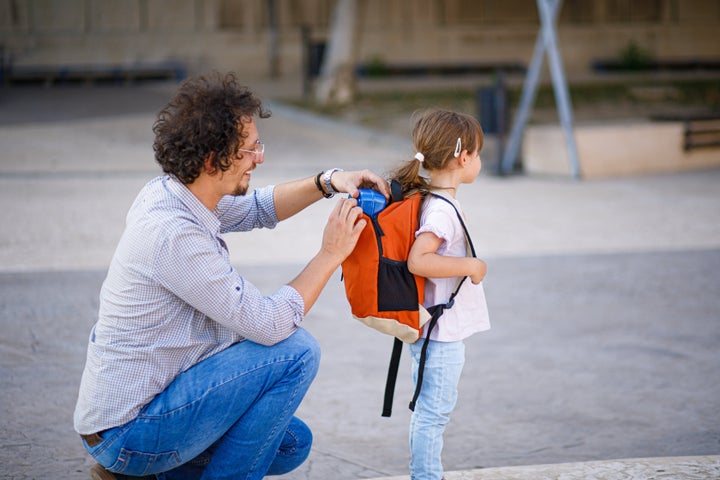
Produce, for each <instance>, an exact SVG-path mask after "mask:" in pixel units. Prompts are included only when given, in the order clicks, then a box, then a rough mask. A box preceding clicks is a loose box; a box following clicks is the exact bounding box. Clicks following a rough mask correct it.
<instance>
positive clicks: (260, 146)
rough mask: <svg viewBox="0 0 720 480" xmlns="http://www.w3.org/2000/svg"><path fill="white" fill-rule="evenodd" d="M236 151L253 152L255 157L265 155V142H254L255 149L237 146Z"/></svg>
mask: <svg viewBox="0 0 720 480" xmlns="http://www.w3.org/2000/svg"><path fill="white" fill-rule="evenodd" d="M238 152H248V153H254V154H255V156H256V157H259V156H262V155H265V144H264V143H261V142H257V143H255V150H246V149H244V148H238Z"/></svg>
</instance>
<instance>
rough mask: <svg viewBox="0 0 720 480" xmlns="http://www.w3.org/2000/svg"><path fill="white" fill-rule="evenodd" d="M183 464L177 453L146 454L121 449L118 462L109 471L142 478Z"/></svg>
mask: <svg viewBox="0 0 720 480" xmlns="http://www.w3.org/2000/svg"><path fill="white" fill-rule="evenodd" d="M181 463H182V462H181V460H180V455H179V454H178V452H176V451H172V452H162V453H145V452H135V451H132V450H127V449H125V448H121V449H120V454H119V455H118V458H117V461H116V462H115V463H114V464H113V465H112V466H111V467H109V468H108V470H110V471H111V472H115V473H123V474H126V475H136V476H140V475H150V474H153V473H159V472H165V471H167V470H172V469H173V468H175V467H177V466H178V465H180V464H181Z"/></svg>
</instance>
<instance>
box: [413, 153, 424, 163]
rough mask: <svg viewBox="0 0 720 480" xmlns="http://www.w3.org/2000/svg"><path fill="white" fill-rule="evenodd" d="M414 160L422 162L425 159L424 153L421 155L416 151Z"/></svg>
mask: <svg viewBox="0 0 720 480" xmlns="http://www.w3.org/2000/svg"><path fill="white" fill-rule="evenodd" d="M415 160H417V161H418V162H420V163H422V162H424V161H425V155H423V154H422V153H420V152H417V153H416V154H415Z"/></svg>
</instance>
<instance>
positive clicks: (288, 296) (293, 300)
mask: <svg viewBox="0 0 720 480" xmlns="http://www.w3.org/2000/svg"><path fill="white" fill-rule="evenodd" d="M277 295H278V296H280V297H282V298H284V299H285V300H287V302H288V304H290V306H291V308H292V309H293V311H294V312H295V316H294V320H293V321H294V323H295V325H296V326H300V324H301V323H302V321H303V319H304V318H305V300H304V299H303V297H302V295H300V292H298V291H297V290H295V289H294V288H293V287H291V286H290V285H283V286H282V287H280V289H279V290H278V291H277Z"/></svg>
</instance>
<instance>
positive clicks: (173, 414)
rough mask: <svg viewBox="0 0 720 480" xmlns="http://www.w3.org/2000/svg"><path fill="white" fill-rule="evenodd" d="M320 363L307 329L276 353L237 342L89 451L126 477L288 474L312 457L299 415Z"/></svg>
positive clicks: (308, 435) (182, 378)
mask: <svg viewBox="0 0 720 480" xmlns="http://www.w3.org/2000/svg"><path fill="white" fill-rule="evenodd" d="M319 362H320V347H319V346H318V344H317V341H316V340H315V339H314V338H313V337H312V336H311V335H310V334H309V333H308V332H307V331H305V330H303V329H298V330H297V331H296V332H295V333H294V334H292V335H291V336H290V337H289V338H287V339H286V340H284V341H282V342H280V343H278V344H276V345H274V346H271V347H266V346H263V345H259V344H256V343H252V342H250V341H247V340H246V341H243V342H240V343H237V344H235V345H232V346H231V347H228V348H227V349H225V350H223V351H222V352H219V353H217V354H215V355H213V356H212V357H210V358H207V359H205V360H203V361H202V362H200V363H198V364H197V365H195V366H193V367H191V368H190V369H188V370H187V371H185V372H183V373H182V374H180V375H179V376H178V377H177V378H176V379H175V380H174V381H173V382H172V383H171V384H170V385H169V386H168V387H167V389H165V391H163V392H161V393H160V394H158V395H157V396H156V397H155V398H154V399H153V400H152V402H150V403H149V404H148V405H146V406H145V407H144V408H143V409H142V410H141V411H140V413H139V414H138V416H137V418H135V419H134V420H132V421H130V422H128V423H126V424H125V425H121V426H119V427H115V428H111V429H110V430H107V431H105V432H103V434H102V437H103V441H102V442H101V443H100V444H98V445H96V446H94V447H92V448H89V447H87V444H85V446H86V448H87V450H88V452H89V453H90V454H91V455H92V456H93V457H94V458H95V460H96V461H97V462H98V463H100V464H101V465H103V466H104V467H105V468H107V469H108V470H110V471H112V472H117V473H122V474H125V475H137V476H141V475H149V474H157V477H158V478H159V479H167V480H179V479H183V480H184V479H199V478H203V479H221V478H233V479H261V478H263V477H265V476H266V475H282V474H284V473H287V472H289V471H291V470H293V469H294V468H296V467H298V466H299V465H300V464H301V463H302V462H303V461H305V459H306V458H307V456H308V455H309V453H310V446H311V444H312V433H311V432H310V429H309V428H308V427H307V426H306V425H305V424H304V423H303V422H302V421H301V420H300V419H298V418H296V417H294V413H295V411H296V410H297V408H298V406H299V405H300V402H301V401H302V399H303V397H304V396H305V393H306V392H307V390H308V388H309V387H310V384H311V383H312V381H313V379H314V378H315V374H316V373H317V369H318V365H319ZM83 443H84V442H83Z"/></svg>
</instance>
